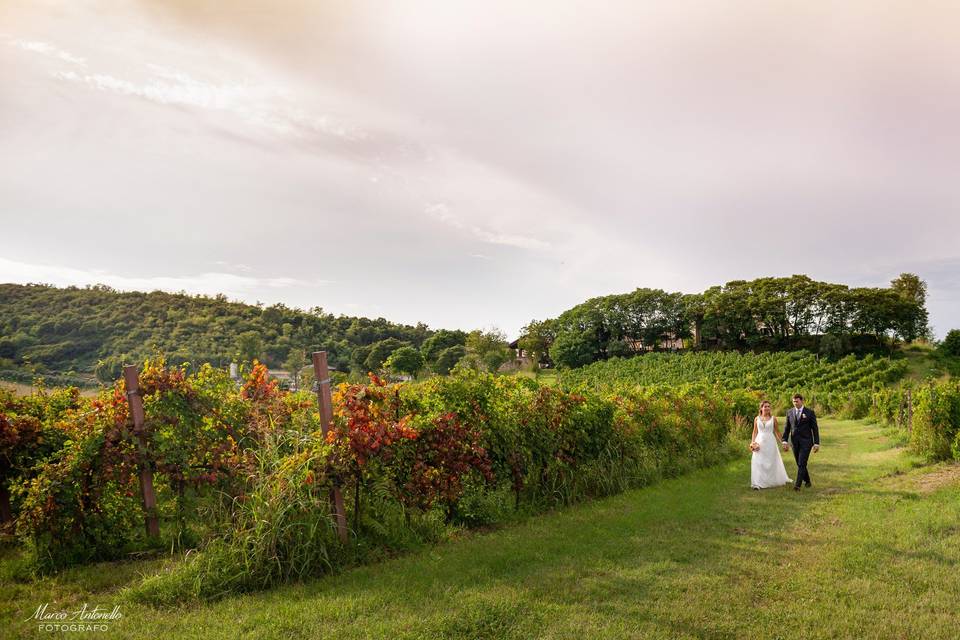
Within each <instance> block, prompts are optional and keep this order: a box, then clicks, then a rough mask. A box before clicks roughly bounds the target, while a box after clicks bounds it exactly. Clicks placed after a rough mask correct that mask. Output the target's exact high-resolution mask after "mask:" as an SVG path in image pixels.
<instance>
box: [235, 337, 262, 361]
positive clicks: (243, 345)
mask: <svg viewBox="0 0 960 640" xmlns="http://www.w3.org/2000/svg"><path fill="white" fill-rule="evenodd" d="M237 357H238V358H239V359H240V361H241V362H253V361H254V360H259V359H260V358H261V357H263V338H261V337H260V332H259V331H244V332H243V333H241V334H240V335H238V336H237Z"/></svg>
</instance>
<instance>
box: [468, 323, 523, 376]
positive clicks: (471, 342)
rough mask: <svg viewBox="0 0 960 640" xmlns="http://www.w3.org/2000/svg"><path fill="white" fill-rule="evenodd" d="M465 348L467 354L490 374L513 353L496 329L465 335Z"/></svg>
mask: <svg viewBox="0 0 960 640" xmlns="http://www.w3.org/2000/svg"><path fill="white" fill-rule="evenodd" d="M466 347H467V354H469V355H475V356H477V357H478V358H479V359H480V361H481V362H483V365H484V367H485V368H486V370H487V371H491V372H493V371H496V370H497V369H499V368H500V365H502V364H503V363H504V362H506V361H507V360H510V358H512V357H513V352H512V351H511V350H510V347H509V346H507V337H506V335H505V334H504V333H503V332H502V331H500V330H499V329H497V328H496V327H493V328H491V329H490V330H489V331H481V330H480V329H477V330H475V331H471V332H470V333H469V334H468V335H467V341H466Z"/></svg>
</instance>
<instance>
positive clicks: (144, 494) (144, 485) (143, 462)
mask: <svg viewBox="0 0 960 640" xmlns="http://www.w3.org/2000/svg"><path fill="white" fill-rule="evenodd" d="M123 379H124V381H125V382H126V384H127V403H128V404H129V405H130V415H131V416H132V417H133V436H134V438H135V440H136V442H137V449H138V450H139V454H140V456H139V457H140V497H141V499H142V501H143V512H144V517H145V525H146V528H147V535H148V536H149V537H151V538H158V537H160V520H159V519H158V518H157V494H156V493H155V492H154V490H153V469H151V468H150V461H149V460H147V459H146V456H145V455H144V453H145V452H146V449H147V444H146V435H145V434H144V428H143V422H144V414H143V396H141V395H140V375H139V372H138V371H137V366H136V365H133V364H128V365H124V367H123Z"/></svg>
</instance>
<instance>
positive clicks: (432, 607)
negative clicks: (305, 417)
mask: <svg viewBox="0 0 960 640" xmlns="http://www.w3.org/2000/svg"><path fill="white" fill-rule="evenodd" d="M821 431H822V442H823V449H822V450H821V451H820V452H819V453H818V454H816V455H815V456H813V460H812V464H811V475H812V477H813V483H814V486H813V488H812V489H807V490H804V491H802V492H800V493H795V492H793V491H792V490H790V489H787V488H783V489H768V490H765V491H760V492H755V491H750V490H749V488H748V486H749V475H750V465H749V457H748V456H747V455H746V453H745V455H744V456H743V458H742V459H740V460H736V461H734V462H731V463H729V464H724V465H722V466H719V467H715V468H713V469H707V470H703V471H698V472H695V473H692V474H690V475H688V476H685V477H683V478H679V479H674V480H669V481H666V482H663V483H661V484H659V485H657V486H654V487H650V488H646V489H642V490H637V491H631V492H629V493H626V494H623V495H620V496H617V497H614V498H611V499H606V500H601V501H597V502H594V503H590V504H586V505H580V506H577V507H574V508H570V509H566V510H564V511H560V512H556V513H552V514H548V515H545V516H542V517H539V518H535V519H531V520H529V521H527V522H525V523H522V524H519V525H513V526H510V527H506V528H503V529H501V530H498V531H493V532H487V533H482V534H469V535H464V536H463V537H462V538H461V539H458V540H454V541H452V542H448V543H446V544H442V545H440V546H437V547H434V548H430V549H425V550H423V551H420V552H417V553H412V554H409V555H407V556H404V557H401V558H397V559H394V560H391V561H389V562H385V563H382V564H379V565H374V566H368V567H362V568H359V569H353V570H350V571H347V572H344V573H342V574H340V575H337V576H332V577H329V578H326V579H322V580H318V581H314V582H310V583H307V584H300V585H292V586H289V587H285V588H281V589H276V590H274V591H271V592H267V593H262V594H257V595H248V596H242V597H235V598H230V599H227V600H222V601H220V602H217V603H213V604H203V605H195V606H190V607H184V608H181V609H175V610H165V611H159V610H155V609H150V608H146V607H142V606H135V605H133V604H130V603H126V602H125V601H124V600H123V599H122V594H121V592H120V589H121V588H122V587H123V586H124V585H126V584H129V583H130V582H131V581H133V580H134V579H135V578H136V576H137V573H138V572H140V571H148V570H151V569H154V568H155V567H156V566H157V563H156V562H155V561H154V562H139V563H133V562H131V563H115V564H107V565H101V566H99V567H95V568H85V569H76V570H71V571H67V572H65V573H63V574H61V575H60V576H58V577H55V578H48V579H44V580H41V581H38V582H26V581H18V580H17V579H16V571H15V568H16V556H15V554H14V553H13V552H11V551H9V550H8V551H7V554H6V557H5V558H4V560H3V563H2V564H0V580H2V585H0V589H2V591H0V593H2V597H0V610H2V611H3V616H4V618H3V619H0V624H2V627H0V628H3V629H4V636H5V637H10V638H15V637H23V638H28V637H30V638H32V637H37V636H38V635H40V636H45V635H48V633H49V632H47V633H38V631H37V624H36V623H35V622H33V621H28V622H25V620H27V619H28V618H30V616H31V615H32V614H33V612H34V611H35V610H36V608H37V607H38V606H39V605H41V604H43V603H44V602H49V603H50V605H49V608H50V609H51V610H54V609H56V610H72V609H75V608H78V607H79V606H80V605H81V604H82V603H84V602H86V603H88V604H89V606H91V607H92V606H93V605H95V604H97V605H100V606H101V607H106V608H107V609H112V608H113V606H114V605H115V604H119V605H120V610H121V612H122V613H123V616H124V617H123V618H122V619H121V620H120V621H119V622H116V623H113V625H112V626H111V628H110V630H109V632H107V633H105V634H100V635H109V636H111V637H118V638H142V637H161V636H162V637H163V638H164V640H168V639H174V638H194V637H196V638H199V637H202V638H210V639H212V638H244V637H249V638H288V637H297V636H303V637H316V638H578V639H584V638H601V637H602V638H647V637H649V638H777V637H783V638H956V637H960V613H958V610H957V603H956V596H957V594H958V593H960V572H958V571H957V570H956V568H955V567H956V566H957V564H958V563H960V466H956V465H936V466H922V465H919V464H918V463H917V461H915V460H914V459H913V458H912V457H911V456H910V455H909V454H907V453H906V452H905V451H904V450H903V449H902V448H900V447H898V446H897V445H896V443H895V442H894V441H893V440H892V439H891V438H890V437H889V436H888V435H886V434H885V433H884V432H882V431H881V430H880V428H879V427H876V426H873V425H868V424H865V423H863V422H853V421H849V422H840V421H829V420H824V421H822V427H821ZM785 460H786V462H787V472H788V473H789V474H790V475H791V477H793V473H794V471H795V465H794V464H793V461H792V456H790V455H789V454H786V456H785Z"/></svg>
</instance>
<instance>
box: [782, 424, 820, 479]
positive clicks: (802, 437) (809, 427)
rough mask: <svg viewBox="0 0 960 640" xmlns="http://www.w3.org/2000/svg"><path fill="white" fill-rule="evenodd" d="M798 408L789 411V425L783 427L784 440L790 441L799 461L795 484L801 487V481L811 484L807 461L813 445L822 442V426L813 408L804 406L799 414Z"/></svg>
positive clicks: (794, 456) (794, 455)
mask: <svg viewBox="0 0 960 640" xmlns="http://www.w3.org/2000/svg"><path fill="white" fill-rule="evenodd" d="M797 413H798V412H797V409H796V408H793V409H790V411H788V412H787V426H786V427H784V429H783V441H784V442H790V444H791V446H792V448H793V458H794V460H796V461H797V480H796V482H795V483H794V486H797V487H799V486H800V483H801V482H806V483H807V484H810V472H809V471H808V470H807V462H808V461H809V460H810V452H811V451H813V445H819V444H820V428H819V427H818V426H817V414H815V413H814V412H813V409H809V408H807V407H804V408H803V415H801V416H798V415H797Z"/></svg>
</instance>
